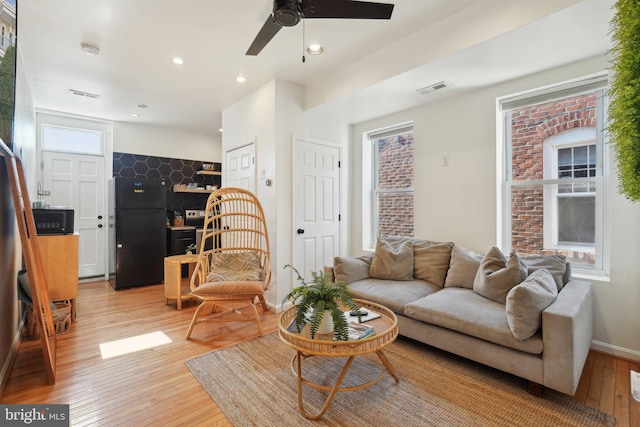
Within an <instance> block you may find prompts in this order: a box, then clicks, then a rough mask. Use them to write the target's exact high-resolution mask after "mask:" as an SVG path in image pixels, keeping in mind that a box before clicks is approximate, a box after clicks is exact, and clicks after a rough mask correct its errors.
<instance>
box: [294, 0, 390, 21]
mask: <svg viewBox="0 0 640 427" xmlns="http://www.w3.org/2000/svg"><path fill="white" fill-rule="evenodd" d="M392 12H393V4H390V3H374V2H367V1H351V0H303V1H302V14H303V15H304V18H305V19H309V18H337V19H343V18H344V19H391V13H392Z"/></svg>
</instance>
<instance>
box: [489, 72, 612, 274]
mask: <svg viewBox="0 0 640 427" xmlns="http://www.w3.org/2000/svg"><path fill="white" fill-rule="evenodd" d="M607 82H608V80H607V74H606V73H599V74H596V75H593V76H588V77H585V78H581V79H576V80H572V81H569V82H565V83H560V84H556V85H550V86H547V87H544V88H540V89H534V90H531V91H526V92H522V93H518V94H514V95H509V96H506V97H501V98H498V99H496V108H497V117H496V120H497V125H498V132H497V134H498V135H497V150H496V151H497V160H498V162H497V165H498V170H497V177H498V182H497V189H498V201H497V209H498V210H497V212H498V218H497V232H498V236H497V240H498V246H499V247H500V248H501V249H503V250H504V252H505V253H510V252H511V249H512V227H513V224H512V221H511V218H512V217H511V214H512V197H511V192H512V189H513V188H516V187H522V188H526V187H527V186H529V187H532V186H542V187H543V188H547V187H549V186H554V185H557V184H558V183H561V184H568V183H585V182H594V183H595V193H596V201H595V203H596V212H595V215H596V228H595V258H596V261H595V265H594V266H593V267H587V266H583V265H577V264H572V272H573V274H574V276H576V277H584V278H592V279H597V280H604V281H607V280H608V276H609V268H610V263H609V251H610V244H609V239H610V236H609V203H608V201H609V194H608V191H607V189H608V188H609V179H610V171H609V155H608V150H606V149H605V147H607V144H608V134H607V132H606V119H607V110H608V103H609V100H608V95H607V86H608V83H607ZM592 92H597V96H596V102H597V105H596V131H595V137H596V139H595V141H596V171H597V172H596V177H590V178H589V177H587V178H571V179H567V178H557V176H556V178H548V175H547V161H548V158H547V157H548V153H547V147H546V145H547V144H546V143H545V147H544V150H543V158H544V160H543V165H544V169H545V171H544V179H542V180H540V179H529V180H514V179H513V169H512V166H511V161H512V155H513V153H512V150H511V144H512V140H511V112H512V111H513V110H516V109H519V108H523V107H526V106H532V105H537V104H544V103H546V102H550V101H553V100H561V99H564V98H567V97H570V96H578V95H580V94H584V93H592ZM559 145H560V144H559ZM575 145H576V146H578V145H586V144H584V143H582V144H580V143H579V142H578V143H576V144H575ZM568 146H569V145H565V146H563V147H562V148H565V147H568ZM555 167H556V174H557V153H556V162H555ZM545 193H546V191H545ZM546 200H547V199H546V194H545V202H546ZM556 208H557V203H556ZM544 222H545V226H544V227H543V229H544V239H543V241H544V247H547V243H548V239H549V237H548V236H547V233H548V232H547V229H551V227H547V226H546V222H547V209H545V214H544ZM554 225H555V224H554ZM556 229H557V226H556ZM556 234H557V233H556ZM551 240H553V239H552V238H551ZM556 248H557V249H563V250H566V249H569V250H579V251H584V249H585V247H584V246H571V247H569V246H566V245H557V247H553V249H556Z"/></svg>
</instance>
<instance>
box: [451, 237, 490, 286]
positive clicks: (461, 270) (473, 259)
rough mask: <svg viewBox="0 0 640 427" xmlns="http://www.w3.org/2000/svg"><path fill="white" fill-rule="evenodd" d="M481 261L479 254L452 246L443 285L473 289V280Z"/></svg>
mask: <svg viewBox="0 0 640 427" xmlns="http://www.w3.org/2000/svg"><path fill="white" fill-rule="evenodd" d="M481 261H482V255H481V254H479V253H476V252H474V251H472V250H470V249H465V248H461V247H460V246H454V247H453V249H452V250H451V261H450V264H449V271H448V272H447V279H446V280H445V282H444V287H445V288H467V289H473V281H474V280H475V278H476V273H477V272H478V268H479V267H480V262H481Z"/></svg>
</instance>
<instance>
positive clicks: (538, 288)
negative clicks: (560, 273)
mask: <svg viewBox="0 0 640 427" xmlns="http://www.w3.org/2000/svg"><path fill="white" fill-rule="evenodd" d="M557 295H558V289H557V288H556V282H555V280H554V278H553V276H552V275H551V273H549V271H548V270H545V269H542V270H536V271H534V272H533V273H531V274H530V275H529V277H527V278H526V279H525V281H524V282H522V283H520V284H519V285H518V286H515V287H514V288H513V289H511V290H510V291H509V293H508V294H507V304H506V309H507V321H508V322H509V328H510V329H511V333H513V336H514V337H515V339H517V340H520V341H522V340H526V339H527V338H529V337H531V336H532V335H533V334H535V333H536V331H537V330H538V329H540V325H542V311H543V310H544V309H545V308H547V307H548V306H549V304H551V303H552V302H553V300H555V299H556V296H557Z"/></svg>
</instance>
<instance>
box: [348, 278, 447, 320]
mask: <svg viewBox="0 0 640 427" xmlns="http://www.w3.org/2000/svg"><path fill="white" fill-rule="evenodd" d="M347 286H348V287H349V289H350V290H351V293H352V294H353V296H354V297H355V298H361V299H365V300H368V301H372V302H375V303H378V304H382V305H384V306H385V307H388V308H389V309H390V310H391V311H393V312H394V313H398V314H404V306H405V305H406V304H407V303H409V302H412V301H416V300H418V299H420V298H422V297H424V296H426V295H429V294H432V293H434V292H436V291H438V290H440V288H439V287H438V286H436V285H433V284H431V283H427V282H424V281H422V280H403V281H400V282H392V281H390V280H381V279H373V278H369V279H364V280H358V281H356V282H352V283H350V284H349V285H347Z"/></svg>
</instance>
